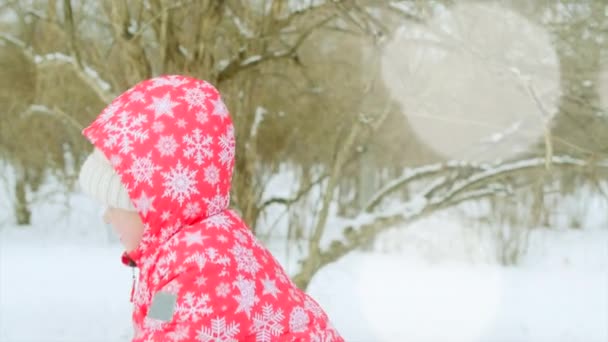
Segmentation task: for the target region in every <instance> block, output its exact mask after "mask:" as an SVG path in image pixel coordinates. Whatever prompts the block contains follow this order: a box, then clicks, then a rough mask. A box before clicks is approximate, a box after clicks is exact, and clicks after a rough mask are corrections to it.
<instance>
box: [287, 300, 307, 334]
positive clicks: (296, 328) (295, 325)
mask: <svg viewBox="0 0 608 342" xmlns="http://www.w3.org/2000/svg"><path fill="white" fill-rule="evenodd" d="M309 323H310V317H308V314H307V313H306V311H304V309H302V307H300V306H296V307H295V308H293V310H292V311H291V314H290V315H289V331H292V332H295V333H298V332H303V331H306V329H307V328H308V324H309Z"/></svg>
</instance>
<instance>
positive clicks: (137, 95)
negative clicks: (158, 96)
mask: <svg viewBox="0 0 608 342" xmlns="http://www.w3.org/2000/svg"><path fill="white" fill-rule="evenodd" d="M129 102H140V103H144V102H146V94H145V93H144V92H141V91H138V90H135V91H132V92H131V93H130V94H129Z"/></svg>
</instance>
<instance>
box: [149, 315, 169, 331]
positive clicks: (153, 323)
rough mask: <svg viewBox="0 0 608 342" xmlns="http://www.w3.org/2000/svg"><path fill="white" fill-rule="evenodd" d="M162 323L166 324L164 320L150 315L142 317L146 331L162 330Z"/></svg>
mask: <svg viewBox="0 0 608 342" xmlns="http://www.w3.org/2000/svg"><path fill="white" fill-rule="evenodd" d="M164 325H166V322H164V321H161V320H158V319H153V318H150V317H146V318H144V327H145V328H146V330H147V331H150V332H155V331H161V330H163V326H164Z"/></svg>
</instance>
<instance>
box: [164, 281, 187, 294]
mask: <svg viewBox="0 0 608 342" xmlns="http://www.w3.org/2000/svg"><path fill="white" fill-rule="evenodd" d="M182 286H183V285H182V283H181V282H179V281H177V280H173V281H170V282H169V283H168V284H167V285H165V286H163V288H162V291H163V292H167V293H171V294H174V295H177V294H178V293H179V291H180V290H181V289H182Z"/></svg>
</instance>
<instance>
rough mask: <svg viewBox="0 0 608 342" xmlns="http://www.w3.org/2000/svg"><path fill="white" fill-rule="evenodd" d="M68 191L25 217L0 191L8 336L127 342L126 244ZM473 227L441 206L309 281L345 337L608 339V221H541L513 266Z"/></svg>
mask: <svg viewBox="0 0 608 342" xmlns="http://www.w3.org/2000/svg"><path fill="white" fill-rule="evenodd" d="M51 197H52V198H55V202H53V201H50V200H48V198H51ZM61 198H64V197H62V196H47V197H46V198H45V201H42V202H41V203H40V204H38V205H37V207H36V210H35V212H34V216H33V224H32V226H31V227H27V228H18V227H15V226H14V225H12V224H11V223H10V222H11V220H10V219H9V218H8V216H1V215H5V214H6V209H7V207H5V205H6V203H7V202H6V201H4V200H5V198H2V199H1V201H0V202H3V204H0V205H2V207H1V208H0V210H1V211H2V212H3V213H1V212H0V223H3V226H2V227H1V228H0V341H3V342H4V341H7V342H20V341H28V342H29V341H47V342H53V341H57V342H71V341H74V342H76V341H78V342H89V341H90V342H94V341H100V342H101V341H104V342H105V341H117V342H122V341H129V338H130V336H131V325H130V309H131V308H130V303H129V301H128V296H129V292H130V289H131V270H130V269H129V268H127V267H124V266H123V265H122V264H121V263H120V260H119V256H120V254H121V252H122V250H121V248H120V246H119V245H118V244H117V243H116V242H115V241H113V240H112V239H111V238H109V236H108V234H107V227H105V226H104V225H103V224H102V223H101V220H100V219H99V216H100V214H99V209H98V208H97V207H96V206H95V205H94V204H93V203H91V202H90V201H89V200H88V199H86V198H83V197H82V196H69V197H67V198H66V200H67V202H66V203H67V204H68V205H67V206H66V205H65V204H66V203H63V202H62V201H61V200H59V201H57V199H61ZM604 215H608V213H600V214H598V217H600V218H603V217H606V216H604ZM596 222H600V220H596ZM473 232H474V230H471V229H466V227H465V225H463V224H460V223H458V222H456V221H454V220H452V219H450V217H449V216H445V215H442V216H436V217H432V218H429V219H426V220H423V221H420V222H417V223H416V224H414V225H411V226H408V227H399V228H398V229H396V230H394V231H392V232H389V233H388V234H386V235H385V236H384V237H383V238H382V239H380V240H379V241H378V242H377V246H378V251H376V252H373V253H372V252H356V253H352V254H350V255H348V256H347V257H345V258H343V259H341V260H339V261H338V262H336V263H334V264H332V265H330V266H327V267H326V268H324V269H322V270H321V271H320V272H319V273H318V275H317V276H316V277H315V278H314V279H313V281H312V283H311V285H310V287H309V292H310V293H311V294H312V295H313V296H314V297H315V298H317V299H318V300H319V301H320V303H321V304H322V305H323V306H324V307H325V308H326V310H327V311H328V313H329V315H330V316H331V318H332V320H333V322H334V324H335V326H336V327H337V328H338V330H339V331H341V333H342V334H343V335H344V336H345V337H346V338H347V340H348V341H355V342H356V341H361V342H364V341H365V342H367V341H373V342H376V341H377V342H381V341H395V342H400V341H416V342H424V341H429V342H434V341H450V342H455V341H473V342H474V341H479V342H481V341H489V342H499V341H505V342H507V341H508V342H518V341H534V342H542V341H551V342H559V341H563V342H569V341H584V342H595V341H597V342H605V341H608V229H606V227H605V222H604V221H601V223H598V224H597V225H593V224H589V226H588V227H585V229H582V230H571V229H562V230H558V229H552V230H536V231H535V232H534V233H533V235H532V236H531V240H530V250H529V252H528V254H527V256H526V257H525V258H524V259H523V260H522V263H521V265H520V266H517V267H503V266H499V265H497V264H496V263H494V262H492V258H491V257H490V256H491V255H492V250H491V247H490V245H488V243H487V241H485V240H484V239H482V238H479V236H478V235H475V233H473ZM475 236H477V238H475ZM269 245H270V246H271V247H272V248H273V250H275V251H276V254H277V256H278V257H279V259H281V260H286V259H285V254H284V253H283V248H281V246H280V245H278V244H277V245H275V244H273V243H272V242H270V243H269ZM285 263H286V264H288V263H289V264H292V261H289V262H287V261H285Z"/></svg>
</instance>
